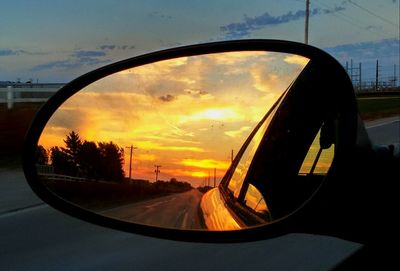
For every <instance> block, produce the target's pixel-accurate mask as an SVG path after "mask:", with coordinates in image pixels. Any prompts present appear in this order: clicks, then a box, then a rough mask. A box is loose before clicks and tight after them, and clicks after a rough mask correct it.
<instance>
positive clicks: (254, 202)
mask: <svg viewBox="0 0 400 271" xmlns="http://www.w3.org/2000/svg"><path fill="white" fill-rule="evenodd" d="M244 202H245V204H246V206H247V207H249V208H251V209H253V210H254V211H255V212H256V213H260V214H268V212H269V210H268V206H267V203H266V202H265V199H264V197H263V195H262V194H261V192H260V191H259V190H258V189H257V188H256V187H255V186H254V185H252V184H249V186H248V188H247V191H246V195H245V197H244Z"/></svg>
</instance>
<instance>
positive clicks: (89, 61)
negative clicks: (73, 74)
mask: <svg viewBox="0 0 400 271" xmlns="http://www.w3.org/2000/svg"><path fill="white" fill-rule="evenodd" d="M106 55H107V54H106V53H105V52H103V51H87V50H78V51H75V52H73V53H72V54H70V55H69V56H68V58H67V59H63V60H56V61H50V62H47V63H43V64H39V65H36V66H34V67H33V68H32V69H31V70H32V71H44V70H50V69H61V70H70V69H78V68H81V67H83V66H97V65H100V64H105V63H108V62H110V60H108V59H104V58H105V57H106Z"/></svg>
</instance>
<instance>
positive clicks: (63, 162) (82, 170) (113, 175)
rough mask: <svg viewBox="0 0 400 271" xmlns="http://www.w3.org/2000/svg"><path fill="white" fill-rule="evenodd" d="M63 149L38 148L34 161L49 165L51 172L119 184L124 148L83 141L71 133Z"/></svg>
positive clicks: (110, 143)
mask: <svg viewBox="0 0 400 271" xmlns="http://www.w3.org/2000/svg"><path fill="white" fill-rule="evenodd" d="M64 143H65V147H58V146H54V147H51V148H50V150H49V151H46V150H45V149H44V148H43V146H40V145H39V146H38V148H37V151H36V162H37V163H38V164H40V165H51V166H52V167H53V169H54V173H57V174H64V175H68V176H76V177H83V178H88V179H93V180H105V181H122V180H123V179H124V171H123V161H124V155H123V148H120V147H119V146H118V145H116V144H114V143H113V142H112V141H110V142H108V143H107V142H97V143H96V142H93V141H87V140H84V141H82V140H81V138H80V137H79V135H78V134H77V133H76V132H74V131H72V132H70V133H69V134H68V135H67V136H66V138H65V139H64Z"/></svg>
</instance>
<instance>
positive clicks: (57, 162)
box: [50, 147, 73, 175]
mask: <svg viewBox="0 0 400 271" xmlns="http://www.w3.org/2000/svg"><path fill="white" fill-rule="evenodd" d="M50 153H51V165H52V166H53V168H54V173H58V174H67V175H72V173H73V172H71V168H72V167H73V165H72V164H71V162H70V161H69V159H68V155H67V154H66V153H65V152H64V151H63V150H62V149H61V148H59V147H51V149H50Z"/></svg>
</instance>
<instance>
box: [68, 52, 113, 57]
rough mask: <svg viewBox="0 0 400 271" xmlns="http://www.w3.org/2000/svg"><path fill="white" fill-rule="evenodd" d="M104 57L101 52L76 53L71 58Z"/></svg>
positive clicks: (103, 53)
mask: <svg viewBox="0 0 400 271" xmlns="http://www.w3.org/2000/svg"><path fill="white" fill-rule="evenodd" d="M105 55H106V53H105V52H103V51H76V52H74V53H73V56H75V57H78V58H88V57H102V56H105Z"/></svg>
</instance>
